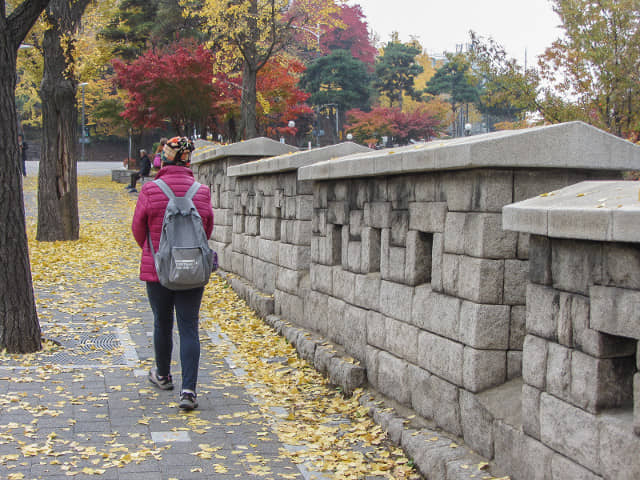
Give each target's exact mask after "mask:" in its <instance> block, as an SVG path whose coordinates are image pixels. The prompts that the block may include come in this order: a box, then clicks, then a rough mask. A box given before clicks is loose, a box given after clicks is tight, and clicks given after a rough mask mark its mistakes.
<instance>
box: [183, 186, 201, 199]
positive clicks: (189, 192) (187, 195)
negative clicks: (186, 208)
mask: <svg viewBox="0 0 640 480" xmlns="http://www.w3.org/2000/svg"><path fill="white" fill-rule="evenodd" d="M201 186H202V185H201V184H199V183H198V182H193V184H192V185H191V186H190V187H189V190H187V193H185V194H184V198H188V199H189V200H193V197H194V196H195V194H196V193H197V192H198V189H199V188H200V187H201Z"/></svg>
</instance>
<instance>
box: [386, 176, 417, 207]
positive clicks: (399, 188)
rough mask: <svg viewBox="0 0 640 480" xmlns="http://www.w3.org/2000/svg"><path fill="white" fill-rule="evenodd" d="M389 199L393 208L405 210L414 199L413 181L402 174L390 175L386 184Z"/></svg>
mask: <svg viewBox="0 0 640 480" xmlns="http://www.w3.org/2000/svg"><path fill="white" fill-rule="evenodd" d="M387 188H388V193H389V200H391V204H392V206H393V208H394V210H406V209H407V208H409V202H414V201H415V181H414V180H409V181H407V179H406V178H403V177H402V176H394V177H390V178H389V181H388V184H387Z"/></svg>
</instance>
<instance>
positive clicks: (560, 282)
mask: <svg viewBox="0 0 640 480" xmlns="http://www.w3.org/2000/svg"><path fill="white" fill-rule="evenodd" d="M552 252H553V253H552V255H553V262H552V264H551V275H552V278H553V286H554V287H555V288H557V289H559V290H564V291H566V292H571V293H579V294H582V295H588V294H589V286H590V285H593V284H601V283H602V248H601V246H600V244H597V243H594V242H580V241H571V240H559V239H554V240H553V241H552Z"/></svg>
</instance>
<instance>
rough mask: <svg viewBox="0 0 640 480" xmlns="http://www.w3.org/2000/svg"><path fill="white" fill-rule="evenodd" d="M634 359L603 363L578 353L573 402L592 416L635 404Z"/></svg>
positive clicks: (573, 360)
mask: <svg viewBox="0 0 640 480" xmlns="http://www.w3.org/2000/svg"><path fill="white" fill-rule="evenodd" d="M634 371H635V361H634V359H633V357H622V358H606V359H600V358H595V357H592V356H591V355H586V354H584V353H582V352H578V351H574V352H573V354H572V356H571V400H572V403H573V404H574V405H577V406H579V407H581V408H583V409H585V410H587V411H589V412H591V413H598V412H599V411H600V410H602V409H604V408H613V407H620V406H623V405H626V404H630V403H631V402H632V400H633V373H634Z"/></svg>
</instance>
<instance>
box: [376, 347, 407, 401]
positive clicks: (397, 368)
mask: <svg viewBox="0 0 640 480" xmlns="http://www.w3.org/2000/svg"><path fill="white" fill-rule="evenodd" d="M407 368H408V367H407V362H406V361H404V360H401V359H400V358H398V357H395V356H394V355H391V354H389V353H387V352H380V354H379V356H378V388H379V389H380V392H382V393H383V394H385V395H387V396H389V397H391V398H393V399H394V400H396V401H398V402H400V403H402V404H404V405H409V404H410V403H411V385H410V384H409V382H408V378H409V373H408V370H407Z"/></svg>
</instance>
